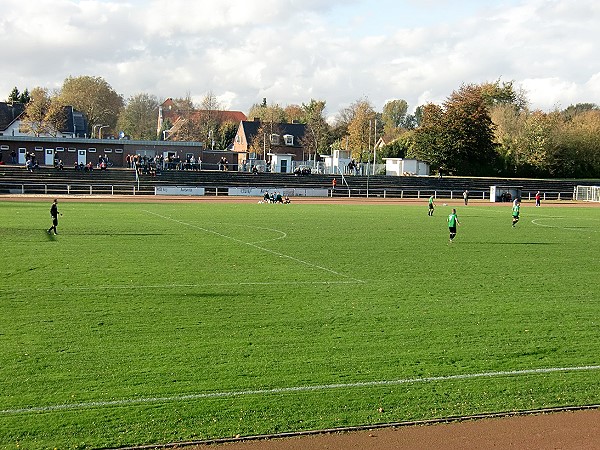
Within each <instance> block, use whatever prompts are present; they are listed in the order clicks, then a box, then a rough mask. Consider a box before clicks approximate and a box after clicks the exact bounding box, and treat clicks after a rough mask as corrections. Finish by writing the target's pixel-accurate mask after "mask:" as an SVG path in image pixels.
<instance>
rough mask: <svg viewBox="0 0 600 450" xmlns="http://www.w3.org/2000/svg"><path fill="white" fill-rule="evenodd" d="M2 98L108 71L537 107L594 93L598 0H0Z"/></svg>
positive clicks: (224, 89)
mask: <svg viewBox="0 0 600 450" xmlns="http://www.w3.org/2000/svg"><path fill="white" fill-rule="evenodd" d="M0 11H1V14H0V43H1V44H2V45H1V48H2V50H1V52H2V57H1V58H2V63H1V66H0V67H1V68H0V75H1V76H0V98H2V99H5V98H6V97H7V96H8V94H9V93H10V91H11V90H12V88H13V87H14V86H17V87H18V88H19V90H21V91H23V90H24V89H25V88H28V89H30V90H31V89H32V88H34V87H36V86H42V87H46V88H49V89H55V88H59V87H60V86H61V85H62V82H63V81H64V79H65V78H66V77H68V76H80V75H91V76H100V77H102V78H104V79H105V80H106V81H107V82H108V83H109V84H110V85H111V86H112V87H113V88H114V89H115V91H117V92H118V93H119V94H121V95H123V97H124V98H125V99H126V98H128V97H129V96H131V95H135V94H138V93H141V92H146V93H149V94H153V95H156V96H157V97H158V98H159V99H161V100H162V99H165V98H167V97H185V96H186V95H188V94H189V95H191V96H192V98H193V99H194V100H195V101H196V102H200V101H201V100H202V98H203V97H204V96H205V95H206V94H207V92H212V93H213V94H214V95H215V96H217V98H218V99H219V100H220V103H221V105H222V106H223V108H224V109H233V110H240V111H243V112H245V113H246V112H248V110H249V108H250V107H251V106H252V105H253V104H255V103H260V102H261V101H262V99H263V98H267V102H268V103H269V104H273V103H277V104H279V105H281V106H286V105H288V104H301V103H308V102H309V101H310V99H311V98H314V99H319V100H325V101H326V102H327V110H326V114H327V115H329V116H334V115H335V114H336V113H337V112H338V111H339V110H340V109H342V108H344V107H346V106H348V105H349V104H351V103H352V102H354V101H356V100H358V99H364V98H366V99H368V100H369V101H370V102H371V103H372V105H373V106H374V107H375V109H376V110H379V111H380V110H381V109H382V107H383V105H384V104H385V102H386V101H388V100H391V99H405V100H406V101H407V102H408V104H409V108H410V109H411V110H413V109H414V108H415V107H416V106H418V105H421V104H424V103H427V102H434V103H441V102H443V101H444V100H445V99H446V98H447V97H448V96H449V95H450V94H451V93H452V91H453V90H456V89H458V88H459V87H460V86H461V84H466V83H482V82H486V81H495V80H498V79H500V80H501V81H514V82H515V83H516V84H517V86H519V87H523V88H524V89H525V91H526V93H527V97H528V99H529V101H530V105H531V107H532V108H534V109H542V110H545V111H548V110H551V109H554V108H556V107H558V108H565V107H567V106H569V105H571V104H574V103H581V102H588V103H596V104H600V58H599V57H598V56H599V55H600V44H599V43H598V42H600V38H599V37H598V33H597V28H598V26H599V24H600V2H598V1H597V0H561V1H557V0H497V1H487V0H463V1H461V0H454V1H448V0H376V1H373V0H371V1H366V0H168V1H165V0H160V1H157V0H124V1H118V0H81V1H79V0H35V1H28V0H0Z"/></svg>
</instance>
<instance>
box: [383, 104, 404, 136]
mask: <svg viewBox="0 0 600 450" xmlns="http://www.w3.org/2000/svg"><path fill="white" fill-rule="evenodd" d="M407 112H408V103H406V100H390V101H389V102H387V103H386V104H385V105H383V112H382V113H381V121H382V122H383V133H384V135H386V136H398V135H399V134H400V133H401V131H402V129H403V128H407V127H406V119H407V115H406V114H407Z"/></svg>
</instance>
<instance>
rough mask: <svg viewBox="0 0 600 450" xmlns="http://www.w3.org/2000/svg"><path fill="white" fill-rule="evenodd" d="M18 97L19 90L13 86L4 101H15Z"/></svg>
mask: <svg viewBox="0 0 600 450" xmlns="http://www.w3.org/2000/svg"><path fill="white" fill-rule="evenodd" d="M20 97H21V92H19V89H18V88H17V87H16V86H15V87H14V88H13V89H12V91H10V94H8V98H7V99H6V101H7V102H8V103H15V102H18V101H20Z"/></svg>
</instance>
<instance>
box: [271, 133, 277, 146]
mask: <svg viewBox="0 0 600 450" xmlns="http://www.w3.org/2000/svg"><path fill="white" fill-rule="evenodd" d="M271 144H273V145H279V135H278V134H272V135H271Z"/></svg>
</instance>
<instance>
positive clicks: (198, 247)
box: [0, 200, 600, 448]
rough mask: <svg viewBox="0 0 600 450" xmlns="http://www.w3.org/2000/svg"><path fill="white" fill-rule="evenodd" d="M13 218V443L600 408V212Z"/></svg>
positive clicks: (175, 207)
mask: <svg viewBox="0 0 600 450" xmlns="http://www.w3.org/2000/svg"><path fill="white" fill-rule="evenodd" d="M49 208H50V201H48V202H46V203H41V202H22V203H13V202H2V203H0V237H1V239H2V246H1V247H0V254H1V255H2V258H1V261H2V264H1V268H2V280H3V282H2V285H1V286H0V297H1V300H0V378H1V381H2V383H1V386H2V388H1V389H0V445H2V446H3V447H4V448H16V447H19V448H50V447H55V448H99V447H117V446H126V445H135V444H160V443H166V442H174V441H190V440H200V439H208V438H218V437H231V436H235V435H242V436H244V435H255V434H263V433H276V432H285V431H298V430H308V429H320V428H332V427H341V426H349V425H359V424H375V423H385V422H398V421H406V420H420V419H431V418H439V417H447V416H455V415H464V414H475V413H484V412H492V411H507V410H523V409H533V408H543V407H554V406H564V405H585V404H597V403H599V402H600V387H599V386H600V359H599V356H598V349H599V348H600V301H599V300H600V294H598V286H597V280H598V273H600V263H599V262H598V255H599V254H600V208H577V207H563V208H549V207H542V208H534V207H533V206H532V205H528V204H526V205H524V206H523V207H522V210H521V216H522V218H521V222H520V223H519V224H518V225H517V227H516V228H512V227H511V212H510V207H509V206H507V207H490V206H487V205H481V204H479V205H477V204H474V205H470V206H468V207H459V208H458V215H459V219H460V221H461V223H462V225H461V226H460V227H459V229H458V236H457V238H456V240H455V242H454V243H452V244H449V243H448V230H447V226H446V216H447V215H448V213H449V212H450V207H443V206H438V208H437V210H436V213H435V215H434V216H433V217H428V216H427V211H426V209H427V207H426V205H423V206H411V205H397V206H395V205H380V206H361V205H309V204H294V203H292V204H291V205H266V204H205V203H197V204H190V203H187V204H170V203H167V202H160V203H147V204H136V203H131V204H125V203H100V202H99V203H85V202H77V201H73V200H71V201H68V202H59V210H60V211H61V212H62V213H63V214H64V216H63V217H61V218H60V224H59V228H58V229H59V233H60V234H59V235H58V236H55V237H54V236H49V235H48V234H47V233H46V232H45V230H46V229H47V228H48V227H49V226H50V221H49Z"/></svg>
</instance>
